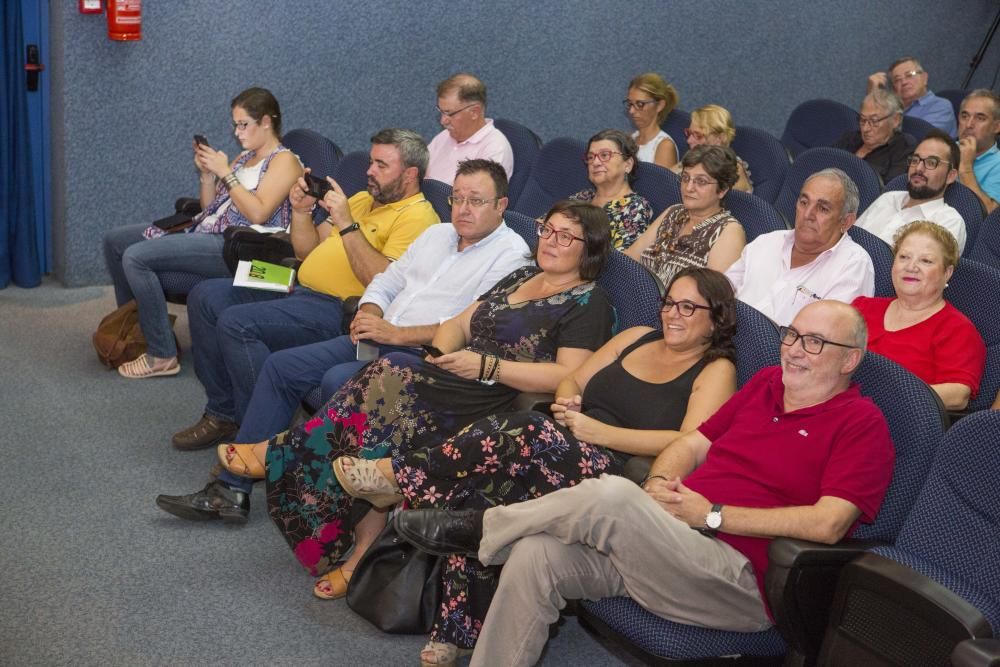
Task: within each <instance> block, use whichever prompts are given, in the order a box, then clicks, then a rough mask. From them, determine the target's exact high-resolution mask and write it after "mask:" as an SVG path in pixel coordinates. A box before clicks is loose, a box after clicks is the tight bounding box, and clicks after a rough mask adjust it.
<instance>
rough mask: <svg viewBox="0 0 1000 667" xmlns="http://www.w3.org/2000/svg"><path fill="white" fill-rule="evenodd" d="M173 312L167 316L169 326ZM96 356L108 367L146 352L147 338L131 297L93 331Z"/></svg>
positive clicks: (105, 317) (117, 365) (172, 321)
mask: <svg viewBox="0 0 1000 667" xmlns="http://www.w3.org/2000/svg"><path fill="white" fill-rule="evenodd" d="M176 319H177V316H176V315H171V316H170V326H171V327H172V326H173V325H174V320H176ZM93 340H94V349H95V350H97V358H98V359H100V360H101V363H102V364H104V365H105V366H107V367H108V368H111V369H114V368H118V367H119V366H121V365H122V364H124V363H128V362H129V361H132V360H133V359H135V358H137V357H138V356H139V355H141V354H142V353H143V352H145V351H146V337H145V336H143V335H142V328H141V327H140V326H139V308H138V306H137V305H136V303H135V299H132V300H131V301H129V302H128V303H126V304H124V305H122V306H121V307H119V308H117V309H116V310H115V311H114V312H112V313H109V314H107V315H105V316H104V318H103V319H102V320H101V323H100V324H98V325H97V331H95V332H94V337H93Z"/></svg>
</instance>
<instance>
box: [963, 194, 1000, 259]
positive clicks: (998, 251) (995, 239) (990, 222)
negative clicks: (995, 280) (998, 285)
mask: <svg viewBox="0 0 1000 667" xmlns="http://www.w3.org/2000/svg"><path fill="white" fill-rule="evenodd" d="M969 245H972V246H973V247H972V251H971V252H968V245H967V246H966V255H967V256H968V257H969V259H974V260H976V261H977V262H980V263H982V264H986V265H987V266H992V267H993V268H995V269H1000V207H998V208H995V209H993V212H992V213H990V214H989V215H988V216H986V219H985V220H983V224H982V225H981V226H980V228H979V233H978V234H977V235H976V242H975V243H974V244H969Z"/></svg>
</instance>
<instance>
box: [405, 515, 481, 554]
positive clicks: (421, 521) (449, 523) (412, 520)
mask: <svg viewBox="0 0 1000 667" xmlns="http://www.w3.org/2000/svg"><path fill="white" fill-rule="evenodd" d="M483 514H485V510H437V509H425V510H407V511H405V512H399V513H398V514H396V517H395V518H394V519H393V525H394V526H395V528H396V534H397V535H399V536H400V537H402V538H403V539H404V540H406V541H407V542H409V543H410V544H412V545H413V546H415V547H417V548H418V549H420V550H421V551H426V552H427V553H429V554H434V555H437V556H450V555H451V554H462V555H466V556H472V557H473V558H477V557H478V556H477V554H478V553H479V542H480V541H481V540H482V539H483Z"/></svg>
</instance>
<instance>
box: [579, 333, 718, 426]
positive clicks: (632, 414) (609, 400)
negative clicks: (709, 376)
mask: <svg viewBox="0 0 1000 667" xmlns="http://www.w3.org/2000/svg"><path fill="white" fill-rule="evenodd" d="M662 337H663V333H662V332H661V331H657V330H654V331H650V332H649V333H647V334H645V335H644V336H642V337H641V338H639V340H637V341H635V342H634V343H632V344H631V345H629V346H628V347H627V348H625V349H624V350H623V351H622V353H621V355H619V357H618V358H617V359H615V361H614V363H612V364H608V365H607V366H605V367H604V368H602V369H601V370H599V371H598V372H597V373H595V374H594V377H592V378H590V382H588V383H587V388H586V389H585V390H584V392H583V413H584V414H585V415H587V416H588V417H593V418H594V419H597V420H599V421H602V422H604V423H605V424H610V425H611V426H618V427H621V428H634V429H641V430H674V431H676V430H678V429H680V427H681V424H682V423H684V415H685V414H687V405H688V399H689V398H690V397H691V387H692V386H693V385H694V379H695V378H696V377H698V373H700V372H701V369H702V368H704V367H705V364H706V363H707V362H706V361H705V360H704V359H699V360H698V362H697V363H695V364H694V365H693V366H692V367H691V368H689V369H687V370H686V371H684V372H683V373H681V374H680V375H679V376H678V377H676V378H674V379H673V380H670V381H669V382H662V383H654V382H646V381H645V380H640V379H639V378H637V377H635V376H634V375H632V374H631V373H629V372H628V371H626V370H625V369H624V368H623V367H622V359H624V358H625V357H627V356H628V355H629V353H631V352H632V351H633V350H636V349H638V348H640V347H642V346H643V345H648V344H649V343H653V342H655V341H658V340H660V339H661V338H662Z"/></svg>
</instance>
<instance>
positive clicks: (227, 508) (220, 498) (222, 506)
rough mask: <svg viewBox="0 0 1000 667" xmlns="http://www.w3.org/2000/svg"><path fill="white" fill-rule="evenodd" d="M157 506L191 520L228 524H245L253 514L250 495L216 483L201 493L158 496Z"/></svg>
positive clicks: (206, 487) (209, 485)
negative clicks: (251, 512) (251, 513)
mask: <svg viewBox="0 0 1000 667" xmlns="http://www.w3.org/2000/svg"><path fill="white" fill-rule="evenodd" d="M156 506H157V507H159V508H160V509H161V510H163V511H164V512H169V513H170V514H173V515H174V516H179V517H180V518H182V519H189V520H191V521H214V520H217V519H221V520H222V521H224V522H225V523H246V522H247V517H248V515H249V514H250V496H249V495H247V494H246V493H243V492H242V491H238V490H236V489H230V488H229V487H228V486H226V485H225V484H223V483H222V482H220V481H219V480H215V481H213V482H209V483H208V484H207V485H206V486H205V488H204V489H202V490H201V491H196V492H195V493H189V494H188V495H186V496H164V495H159V496H156Z"/></svg>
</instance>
